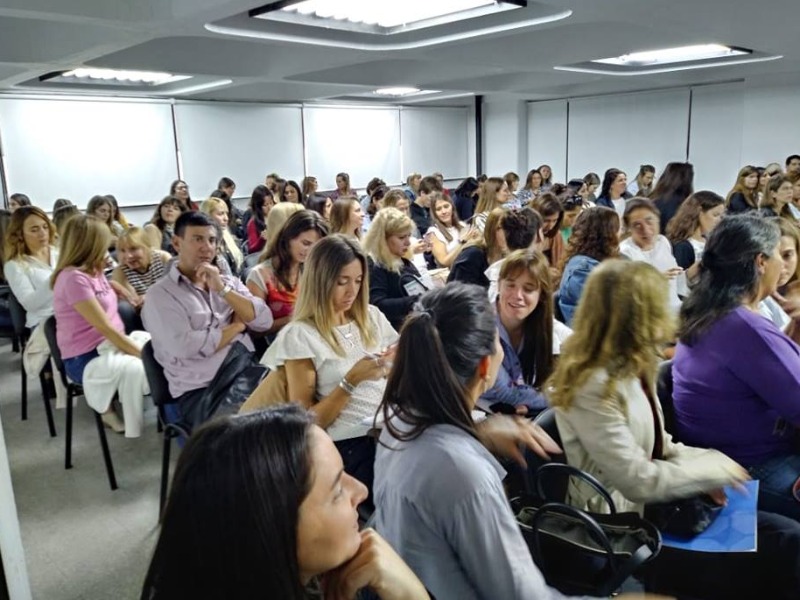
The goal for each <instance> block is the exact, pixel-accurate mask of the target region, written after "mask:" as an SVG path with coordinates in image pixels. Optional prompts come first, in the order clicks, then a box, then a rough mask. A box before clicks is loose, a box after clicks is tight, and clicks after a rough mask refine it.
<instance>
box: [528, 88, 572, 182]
mask: <svg viewBox="0 0 800 600" xmlns="http://www.w3.org/2000/svg"><path fill="white" fill-rule="evenodd" d="M527 118H528V123H527V127H528V134H527V135H528V166H527V168H523V169H520V171H519V176H520V178H521V180H522V181H521V182H520V187H521V186H524V185H525V179H526V176H527V172H528V171H530V170H531V169H533V168H536V167H539V166H541V165H550V168H551V169H552V171H553V181H565V182H566V181H569V180H570V179H571V178H572V177H573V176H572V175H570V174H569V173H567V101H566V100H553V101H551V102H535V103H531V104H529V105H528V114H527Z"/></svg>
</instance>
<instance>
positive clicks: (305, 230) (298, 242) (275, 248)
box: [247, 207, 328, 333]
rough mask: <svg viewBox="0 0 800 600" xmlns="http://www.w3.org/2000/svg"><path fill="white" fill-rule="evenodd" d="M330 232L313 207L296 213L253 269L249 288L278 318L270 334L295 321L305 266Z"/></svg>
mask: <svg viewBox="0 0 800 600" xmlns="http://www.w3.org/2000/svg"><path fill="white" fill-rule="evenodd" d="M278 208H279V207H276V208H275V209H274V210H278ZM326 235H328V225H327V223H325V221H324V220H323V219H322V217H321V216H319V215H318V214H317V213H315V212H313V211H310V210H301V211H299V212H296V213H294V214H293V215H292V216H291V217H289V220H288V221H286V224H285V225H284V226H283V227H282V228H281V229H280V230H279V231H278V234H277V235H276V236H275V239H274V240H272V242H271V243H270V245H269V246H268V247H267V249H266V250H264V252H263V253H262V255H261V256H260V257H259V260H260V262H259V264H258V265H256V266H255V267H253V270H252V271H250V274H249V275H248V277H247V289H248V290H250V293H252V294H253V295H254V296H255V297H256V298H261V299H262V300H263V301H264V303H265V304H266V305H267V307H268V308H269V309H270V311H272V317H273V319H274V320H273V324H272V327H271V328H270V329H269V330H268V331H267V333H277V332H278V331H280V330H281V329H283V327H284V326H285V325H286V324H287V323H289V321H291V320H292V313H293V312H294V305H295V302H296V301H297V294H298V292H299V291H300V276H301V275H302V273H303V265H304V264H305V262H306V259H307V258H308V253H309V252H310V251H311V248H312V247H313V246H314V244H316V243H317V242H318V241H319V240H321V239H322V238H324V237H325V236H326Z"/></svg>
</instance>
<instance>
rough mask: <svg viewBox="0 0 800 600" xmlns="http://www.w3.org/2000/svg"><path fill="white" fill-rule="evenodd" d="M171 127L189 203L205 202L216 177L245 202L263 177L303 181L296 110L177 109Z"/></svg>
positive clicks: (215, 105)
mask: <svg viewBox="0 0 800 600" xmlns="http://www.w3.org/2000/svg"><path fill="white" fill-rule="evenodd" d="M175 121H176V128H177V132H178V148H179V149H180V153H181V163H182V165H183V176H184V179H186V182H187V183H188V184H189V189H190V192H191V195H192V198H193V199H200V198H204V197H208V195H209V194H210V193H211V192H212V191H214V190H215V189H217V183H218V182H219V179H220V177H230V178H231V179H233V181H234V182H235V183H236V195H237V196H249V195H250V193H251V191H252V190H253V188H254V187H255V186H256V185H259V184H262V183H264V179H265V177H266V175H267V173H273V172H275V173H278V174H279V175H280V176H281V177H283V178H284V179H294V180H295V181H297V182H298V183H300V181H301V180H302V179H303V177H304V175H305V174H304V168H303V167H304V165H303V121H302V112H301V109H300V107H299V106H297V107H291V106H268V105H257V104H243V103H228V102H224V103H223V102H204V103H200V102H198V103H187V104H183V103H181V104H177V105H176V106H175Z"/></svg>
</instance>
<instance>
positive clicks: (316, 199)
mask: <svg viewBox="0 0 800 600" xmlns="http://www.w3.org/2000/svg"><path fill="white" fill-rule="evenodd" d="M306 208H307V209H308V210H313V211H314V212H316V213H319V215H320V216H321V217H322V218H323V219H325V221H326V222H328V223H330V220H331V209H332V208H333V200H331V199H330V198H328V197H327V196H316V195H314V196H311V197H310V198H309V199H308V200H307V201H306Z"/></svg>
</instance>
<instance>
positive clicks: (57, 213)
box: [53, 204, 81, 246]
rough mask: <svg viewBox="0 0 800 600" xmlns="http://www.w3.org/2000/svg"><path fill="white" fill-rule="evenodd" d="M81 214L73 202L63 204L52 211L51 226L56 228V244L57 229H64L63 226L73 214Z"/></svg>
mask: <svg viewBox="0 0 800 600" xmlns="http://www.w3.org/2000/svg"><path fill="white" fill-rule="evenodd" d="M79 214H81V211H80V209H79V208H78V207H77V206H75V205H74V204H65V205H63V206H60V207H58V208H57V209H56V210H54V211H53V226H54V227H55V228H56V240H55V241H56V246H58V242H59V235H58V232H59V231H64V226H65V225H66V223H67V221H69V220H70V219H71V218H72V217H74V216H75V215H79Z"/></svg>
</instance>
